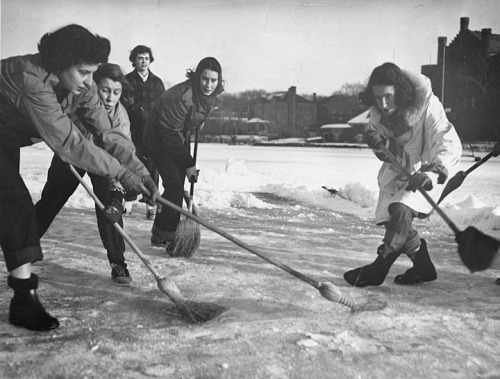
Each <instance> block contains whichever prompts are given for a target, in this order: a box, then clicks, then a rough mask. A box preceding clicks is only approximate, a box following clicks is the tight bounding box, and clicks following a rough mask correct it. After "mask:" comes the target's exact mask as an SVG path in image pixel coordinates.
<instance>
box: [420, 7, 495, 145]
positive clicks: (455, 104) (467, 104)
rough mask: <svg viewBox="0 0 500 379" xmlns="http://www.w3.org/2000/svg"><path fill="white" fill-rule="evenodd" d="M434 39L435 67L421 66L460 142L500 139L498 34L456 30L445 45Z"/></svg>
mask: <svg viewBox="0 0 500 379" xmlns="http://www.w3.org/2000/svg"><path fill="white" fill-rule="evenodd" d="M446 43H447V39H446V37H439V38H438V59H437V64H436V65H426V66H422V69H421V71H422V74H424V75H426V76H428V77H429V78H430V79H431V82H432V87H433V91H434V93H435V94H436V95H437V96H438V97H439V98H440V99H441V101H442V102H443V105H444V107H445V109H446V111H447V114H448V118H449V119H450V121H451V122H452V123H453V124H454V125H455V127H456V129H457V132H458V133H459V135H460V137H461V138H462V140H464V141H476V140H481V139H486V140H488V139H495V138H499V137H500V35H498V34H493V33H492V31H491V29H489V28H484V29H482V30H481V31H473V30H470V29H469V18H468V17H462V18H461V19H460V30H459V32H458V34H457V35H456V36H455V38H454V39H453V40H452V41H451V43H450V44H449V45H447V44H446Z"/></svg>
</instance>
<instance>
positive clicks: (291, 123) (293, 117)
mask: <svg viewBox="0 0 500 379" xmlns="http://www.w3.org/2000/svg"><path fill="white" fill-rule="evenodd" d="M296 127H297V87H295V86H292V87H290V88H289V89H288V131H289V132H290V133H291V135H293V136H294V137H296V136H297V131H296V130H295V129H296Z"/></svg>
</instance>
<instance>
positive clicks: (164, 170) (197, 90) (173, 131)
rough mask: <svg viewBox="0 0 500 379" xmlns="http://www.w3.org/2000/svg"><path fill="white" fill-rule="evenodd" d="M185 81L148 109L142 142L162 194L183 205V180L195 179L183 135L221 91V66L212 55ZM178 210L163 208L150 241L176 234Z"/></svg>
mask: <svg viewBox="0 0 500 379" xmlns="http://www.w3.org/2000/svg"><path fill="white" fill-rule="evenodd" d="M186 76H187V77H188V80H186V81H184V82H182V83H179V84H177V85H175V86H173V87H172V88H170V89H168V90H167V91H165V92H164V93H163V94H162V95H161V96H160V98H159V100H158V102H157V103H156V104H155V106H154V107H153V109H152V110H151V112H150V114H149V117H148V120H147V122H146V127H145V129H144V136H143V144H144V147H145V149H146V150H147V152H148V154H149V155H150V156H151V157H152V159H153V162H154V163H155V165H156V167H157V169H158V172H159V174H160V177H161V179H162V182H163V187H164V192H163V194H162V197H164V198H165V199H167V200H169V201H171V202H173V203H175V204H177V205H178V206H182V201H183V196H184V180H185V177H188V179H189V180H190V181H194V182H196V181H197V180H198V172H197V170H196V162H195V161H194V159H193V157H192V156H191V154H190V151H189V142H190V141H189V140H188V141H187V143H186V136H187V135H188V134H190V133H191V132H196V131H197V130H199V129H200V128H201V127H202V125H203V123H204V121H205V119H206V118H207V116H208V114H209V113H210V111H211V110H212V109H213V108H214V106H215V105H216V104H217V102H218V96H219V95H220V93H221V92H222V91H223V90H224V89H223V80H222V68H221V65H220V63H219V62H218V61H217V60H216V59H215V58H212V57H207V58H204V59H202V60H201V61H200V62H199V63H198V66H197V67H196V71H192V70H188V72H187V74H186ZM179 220H180V214H179V212H177V211H175V210H173V209H170V208H168V207H163V209H162V210H161V212H158V214H157V215H156V218H155V221H154V224H153V228H152V230H151V232H152V236H151V243H153V244H160V245H166V246H167V250H168V249H169V246H170V247H171V242H172V241H173V240H174V237H175V230H176V228H177V224H178V223H179Z"/></svg>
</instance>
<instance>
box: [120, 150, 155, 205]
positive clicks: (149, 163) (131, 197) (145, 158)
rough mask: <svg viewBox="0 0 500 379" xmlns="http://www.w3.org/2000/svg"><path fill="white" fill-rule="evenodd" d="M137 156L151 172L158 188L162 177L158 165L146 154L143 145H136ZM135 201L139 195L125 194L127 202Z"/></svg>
mask: <svg viewBox="0 0 500 379" xmlns="http://www.w3.org/2000/svg"><path fill="white" fill-rule="evenodd" d="M135 155H137V158H139V160H140V161H141V162H142V163H143V164H144V166H146V168H147V169H148V171H149V175H151V178H152V179H153V181H154V182H155V184H156V186H157V187H158V181H159V178H160V175H159V173H158V170H157V169H156V165H155V163H154V162H153V159H152V158H151V157H150V156H149V155H148V154H147V153H146V151H145V149H144V147H143V146H142V145H135ZM135 199H137V194H135V193H132V194H125V200H126V201H133V200H135Z"/></svg>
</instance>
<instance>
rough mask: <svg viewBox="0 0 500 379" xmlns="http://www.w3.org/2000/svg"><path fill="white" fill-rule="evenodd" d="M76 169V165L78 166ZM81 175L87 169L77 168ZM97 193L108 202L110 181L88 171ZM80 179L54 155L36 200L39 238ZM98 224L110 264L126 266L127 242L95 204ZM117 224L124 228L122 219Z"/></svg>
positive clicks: (100, 198)
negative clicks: (40, 193)
mask: <svg viewBox="0 0 500 379" xmlns="http://www.w3.org/2000/svg"><path fill="white" fill-rule="evenodd" d="M75 168H76V167H75ZM76 170H77V171H78V173H79V174H80V176H82V177H83V176H84V175H85V170H82V169H79V168H76ZM89 177H90V179H91V181H92V187H93V189H94V193H95V194H96V196H97V197H98V198H99V200H100V201H101V202H102V203H103V204H104V205H106V204H108V203H109V199H110V182H109V179H108V178H106V177H103V176H99V175H95V174H91V173H89ZM79 184H80V181H79V180H78V179H77V178H76V177H75V175H74V174H73V173H72V172H71V169H70V167H69V165H68V164H67V163H65V162H63V161H62V160H61V159H60V158H59V157H58V156H57V155H54V157H53V158H52V162H51V164H50V168H49V172H48V174H47V183H45V186H44V187H43V191H42V196H41V198H40V200H39V201H38V202H37V203H36V205H35V209H36V219H37V222H38V228H39V231H40V238H41V237H42V236H43V235H44V234H45V232H46V231H47V229H48V228H49V226H50V224H52V221H54V218H55V217H56V216H57V214H58V213H59V212H60V211H61V208H62V207H63V206H64V204H66V202H67V201H68V199H69V198H70V197H71V195H72V194H73V193H74V192H75V191H76V189H77V187H78V185H79ZM95 213H96V217H97V227H98V229H99V234H100V236H101V240H102V243H103V245H104V248H105V249H106V251H107V253H108V260H109V263H116V264H120V265H123V266H125V267H126V264H125V257H124V252H125V242H124V241H123V237H122V236H121V235H120V234H119V233H118V232H117V231H116V230H115V228H114V226H113V225H112V224H110V223H109V222H108V221H106V218H105V217H104V215H103V213H102V211H101V210H100V209H99V208H98V207H97V205H96V206H95ZM118 224H119V225H120V226H122V227H123V219H122V218H120V220H119V221H118Z"/></svg>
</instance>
